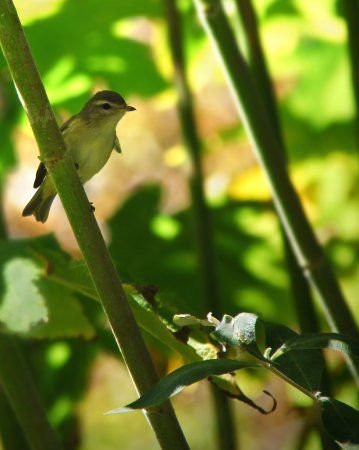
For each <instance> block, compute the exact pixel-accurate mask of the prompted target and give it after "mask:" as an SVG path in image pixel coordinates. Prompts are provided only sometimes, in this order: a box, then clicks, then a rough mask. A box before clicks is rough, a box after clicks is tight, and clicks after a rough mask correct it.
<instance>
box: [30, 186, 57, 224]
mask: <svg viewBox="0 0 359 450" xmlns="http://www.w3.org/2000/svg"><path fill="white" fill-rule="evenodd" d="M55 197H56V193H55V194H52V193H51V194H50V195H49V194H47V193H46V190H45V189H44V185H42V186H40V188H39V189H38V190H37V191H36V192H35V195H34V196H33V197H32V199H31V200H30V201H29V203H28V204H27V205H26V206H25V208H24V211H23V212H22V215H23V216H31V215H32V214H33V215H34V216H35V218H36V220H37V221H38V222H42V223H44V222H46V220H47V218H48V216H49V212H50V208H51V205H52V202H53V201H54V198H55Z"/></svg>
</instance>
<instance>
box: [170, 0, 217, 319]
mask: <svg viewBox="0 0 359 450" xmlns="http://www.w3.org/2000/svg"><path fill="white" fill-rule="evenodd" d="M165 5H166V17H167V20H168V25H169V26H168V34H169V42H170V50H171V56H172V62H173V67H174V77H175V83H176V87H177V91H178V93H179V97H178V110H179V116H180V122H181V126H182V134H183V138H184V141H185V145H186V148H187V149H188V153H189V156H190V158H191V162H192V165H193V175H192V177H191V194H192V201H193V214H194V219H195V226H196V230H195V231H196V235H195V237H196V243H197V247H198V256H199V269H200V272H201V278H202V290H203V296H204V304H205V308H206V309H207V310H208V309H209V310H210V311H212V312H213V313H214V314H218V313H219V312H220V302H219V293H218V282H217V274H216V267H215V256H214V253H215V252H214V243H213V233H212V221H211V216H210V211H209V208H208V206H207V204H206V199H205V194H204V182H203V169H202V160H201V143H200V138H199V136H198V132H197V127H196V121H195V117H194V112H193V103H192V95H191V91H190V87H189V84H188V80H187V76H186V70H185V58H184V51H183V43H182V29H181V17H180V14H179V13H178V10H177V7H176V1H175V0H165Z"/></svg>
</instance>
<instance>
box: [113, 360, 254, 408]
mask: <svg viewBox="0 0 359 450" xmlns="http://www.w3.org/2000/svg"><path fill="white" fill-rule="evenodd" d="M258 367H260V366H257V365H255V364H249V363H245V362H241V361H236V360H231V359H211V360H207V361H200V362H194V363H191V364H187V365H186V366H183V367H180V368H179V369H177V370H175V371H173V372H172V373H170V374H169V375H167V376H166V377H165V378H162V380H160V381H159V382H158V383H157V384H156V385H155V386H153V387H152V388H151V389H150V390H149V391H148V392H146V393H145V394H144V395H142V397H140V398H139V399H138V400H136V401H134V402H133V403H130V404H129V405H127V406H125V407H123V408H118V409H114V410H112V411H109V412H108V413H106V414H120V413H125V412H130V411H133V410H136V409H148V408H151V407H154V406H157V405H160V404H161V403H163V402H164V401H166V400H168V399H169V398H171V397H173V396H174V395H176V394H178V393H179V392H181V391H182V390H183V389H184V388H185V387H186V386H189V385H190V384H193V383H196V382H197V381H200V380H203V379H205V378H208V377H209V376H211V375H222V374H224V373H228V372H233V371H235V370H239V369H245V368H247V369H255V368H258Z"/></svg>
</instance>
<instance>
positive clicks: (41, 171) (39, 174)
mask: <svg viewBox="0 0 359 450" xmlns="http://www.w3.org/2000/svg"><path fill="white" fill-rule="evenodd" d="M74 117H75V116H73V117H71V118H70V119H69V120H67V121H66V122H65V123H64V124H63V125H62V126H61V128H60V131H61V133H63V134H64V133H66V130H67V129H68V127H69V125H70V123H71V122H72V121H73V120H74ZM46 174H47V170H46V167H45V164H44V163H43V162H41V163H40V164H39V167H38V168H37V171H36V176H35V181H34V188H35V189H36V188H38V187H39V186H41V184H42V182H43V181H44V179H45V177H46Z"/></svg>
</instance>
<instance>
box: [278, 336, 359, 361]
mask: <svg viewBox="0 0 359 450" xmlns="http://www.w3.org/2000/svg"><path fill="white" fill-rule="evenodd" d="M320 348H330V349H332V350H337V351H339V352H342V353H346V354H347V355H350V356H359V341H357V340H355V339H353V338H351V337H349V336H345V335H343V334H339V333H313V334H303V335H301V336H296V337H294V338H291V339H289V340H288V341H286V342H285V343H284V345H282V347H281V348H279V349H278V352H283V353H284V352H289V351H291V350H311V349H320Z"/></svg>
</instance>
